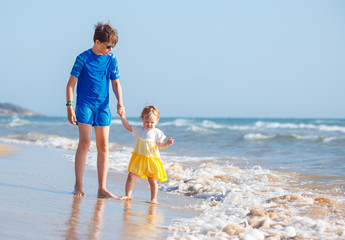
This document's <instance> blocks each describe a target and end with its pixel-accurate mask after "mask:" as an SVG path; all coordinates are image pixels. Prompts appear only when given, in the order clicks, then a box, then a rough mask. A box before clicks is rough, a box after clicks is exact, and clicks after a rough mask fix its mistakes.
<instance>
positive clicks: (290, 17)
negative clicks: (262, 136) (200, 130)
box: [0, 0, 345, 118]
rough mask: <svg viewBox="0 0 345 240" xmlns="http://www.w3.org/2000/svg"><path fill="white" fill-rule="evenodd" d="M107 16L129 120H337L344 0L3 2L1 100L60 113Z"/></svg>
mask: <svg viewBox="0 0 345 240" xmlns="http://www.w3.org/2000/svg"><path fill="white" fill-rule="evenodd" d="M108 21H109V22H110V23H111V24H112V25H113V26H114V27H115V28H116V29H117V30H118V33H119V42H118V44H117V45H116V47H115V49H114V50H113V52H114V54H115V55H116V57H117V59H118V63H119V70H120V75H121V76H120V83H121V86H122V90H123V100H124V105H125V109H126V115H127V116H128V117H136V116H139V115H140V113H141V110H142V108H143V107H144V106H145V105H147V104H150V105H156V106H158V108H159V109H160V111H161V116H162V117H212V118H213V117H224V118H345V107H344V105H345V93H344V92H345V1H343V0H322V1H320V0H262V1H259V0H243V1H242V0H241V1H232V0H214V1H209V0H208V1H205V0H174V1H164V0H157V1H153V0H145V1H142V0H134V1H129V0H127V1H126V0H121V1H118V0H112V1H106V0H105V1H89V0H82V1H80V0H76V1H70V0H68V1H65V0H59V1H53V0H52V1H46V0H42V1H39V0H36V1H35V0H32V1H26V0H11V1H5V2H3V3H2V4H1V14H0V29H1V38H0V46H1V58H0V103H5V102H6V103H13V104H17V105H20V106H22V107H24V108H28V109H30V110H33V111H35V112H38V113H41V114H44V115H47V116H65V115H66V107H65V103H66V97H65V92H66V84H67V81H68V79H69V76H70V72H71V69H72V66H73V64H74V61H75V58H76V57H77V55H79V54H80V53H82V52H83V51H85V50H87V49H90V48H91V47H92V46H93V34H94V25H95V24H96V23H97V22H104V23H106V22H108ZM75 89H76V88H75ZM110 94H111V98H110V108H111V109H112V112H113V116H114V117H115V116H116V99H115V97H114V94H113V93H112V92H110Z"/></svg>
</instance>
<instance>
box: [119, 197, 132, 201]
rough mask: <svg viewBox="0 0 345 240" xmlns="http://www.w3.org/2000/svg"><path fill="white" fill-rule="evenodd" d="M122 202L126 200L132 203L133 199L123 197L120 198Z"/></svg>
mask: <svg viewBox="0 0 345 240" xmlns="http://www.w3.org/2000/svg"><path fill="white" fill-rule="evenodd" d="M119 199H120V200H124V201H132V200H133V197H129V196H123V197H120V198H119Z"/></svg>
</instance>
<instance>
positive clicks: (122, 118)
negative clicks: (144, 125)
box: [120, 114, 132, 132]
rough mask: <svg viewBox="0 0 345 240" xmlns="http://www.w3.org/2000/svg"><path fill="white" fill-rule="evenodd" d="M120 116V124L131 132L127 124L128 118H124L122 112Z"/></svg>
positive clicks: (130, 127)
mask: <svg viewBox="0 0 345 240" xmlns="http://www.w3.org/2000/svg"><path fill="white" fill-rule="evenodd" d="M120 117H121V122H122V125H123V126H124V127H125V128H126V129H127V130H128V131H130V132H132V126H131V125H130V124H129V122H128V120H127V119H126V117H125V115H124V114H121V115H120Z"/></svg>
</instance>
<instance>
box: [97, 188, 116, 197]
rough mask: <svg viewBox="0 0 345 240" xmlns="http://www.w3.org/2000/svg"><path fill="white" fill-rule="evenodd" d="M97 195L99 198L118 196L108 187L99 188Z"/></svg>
mask: <svg viewBox="0 0 345 240" xmlns="http://www.w3.org/2000/svg"><path fill="white" fill-rule="evenodd" d="M97 197H99V198H117V197H116V196H115V195H114V194H112V193H111V192H109V191H108V190H106V189H103V190H98V194H97Z"/></svg>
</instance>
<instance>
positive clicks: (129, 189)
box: [120, 172, 138, 200]
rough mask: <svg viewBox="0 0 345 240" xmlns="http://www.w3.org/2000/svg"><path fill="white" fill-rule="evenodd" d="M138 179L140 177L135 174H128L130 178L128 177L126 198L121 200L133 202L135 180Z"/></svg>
mask: <svg viewBox="0 0 345 240" xmlns="http://www.w3.org/2000/svg"><path fill="white" fill-rule="evenodd" d="M137 178H138V176H137V175H136V174H134V173H131V172H129V173H128V177H127V181H126V188H125V193H126V196H124V197H122V198H120V199H121V200H132V199H133V198H132V191H133V188H134V183H135V180H136V179H137Z"/></svg>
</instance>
